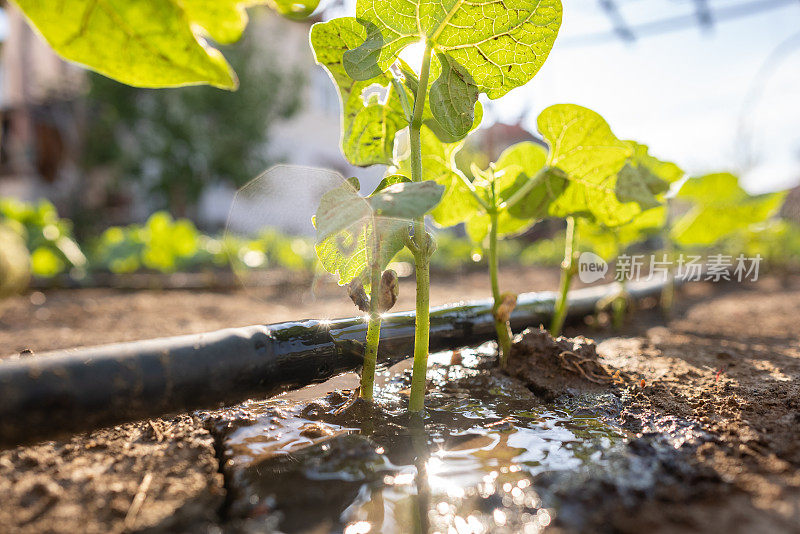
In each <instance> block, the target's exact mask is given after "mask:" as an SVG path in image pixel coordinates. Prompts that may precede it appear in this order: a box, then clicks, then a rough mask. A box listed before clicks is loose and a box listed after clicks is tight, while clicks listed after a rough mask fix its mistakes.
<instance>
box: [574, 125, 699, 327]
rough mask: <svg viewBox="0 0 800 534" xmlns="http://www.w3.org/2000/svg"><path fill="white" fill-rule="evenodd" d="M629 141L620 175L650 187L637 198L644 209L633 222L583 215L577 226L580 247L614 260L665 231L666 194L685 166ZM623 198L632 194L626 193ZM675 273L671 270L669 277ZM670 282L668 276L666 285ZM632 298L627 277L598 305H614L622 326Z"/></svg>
mask: <svg viewBox="0 0 800 534" xmlns="http://www.w3.org/2000/svg"><path fill="white" fill-rule="evenodd" d="M628 143H629V144H630V145H631V147H632V148H633V151H634V152H633V156H632V157H631V159H630V160H629V161H628V162H627V163H626V164H625V166H624V167H623V168H622V170H621V171H620V173H619V175H618V178H617V179H618V181H619V180H622V181H623V182H627V183H630V184H636V183H638V184H639V185H640V186H642V187H645V188H646V191H647V193H645V194H642V195H640V196H639V198H638V200H637V202H638V203H639V206H640V208H641V209H642V211H641V212H640V213H638V214H636V215H634V216H633V218H632V219H631V220H630V221H629V222H627V223H625V224H621V225H618V226H607V225H605V224H602V223H598V222H596V221H595V220H593V219H589V218H586V217H581V218H579V219H578V220H577V224H576V227H575V236H576V239H577V249H578V250H579V251H586V250H589V251H591V252H594V253H595V254H597V255H598V256H600V257H601V258H602V259H604V260H605V261H606V262H611V261H612V260H613V259H614V258H616V257H617V256H619V254H620V253H622V252H624V251H625V250H626V249H627V248H628V247H629V246H631V245H633V244H635V243H638V242H641V241H644V240H645V239H647V238H649V237H651V236H655V235H658V234H660V233H661V232H663V230H664V228H665V227H666V225H667V224H668V217H669V209H668V206H667V205H666V204H665V203H666V202H667V199H666V194H667V192H668V189H669V187H670V184H672V183H674V182H677V181H678V180H680V179H681V178H682V177H683V175H684V173H683V170H681V168H680V167H678V166H677V165H675V164H674V163H671V162H666V161H661V160H659V159H657V158H655V157H653V156H651V155H650V154H649V153H648V147H647V146H645V145H641V144H638V143H636V142H634V141H628ZM621 198H622V199H627V198H630V197H629V196H625V195H623V196H622V197H621ZM662 257H666V258H667V259H668V258H670V257H671V254H670V251H669V250H668V249H665V251H664V252H663V254H662ZM668 263H670V262H668ZM671 276H672V275H671V272H670V273H669V277H671ZM670 286H671V284H670V281H669V280H668V281H667V284H666V286H665V287H670ZM630 302H631V299H630V296H629V295H628V292H627V279H623V280H622V281H621V282H620V292H619V293H618V294H616V295H612V296H611V297H609V298H608V299H605V300H604V301H601V302H600V303H599V304H598V309H605V308H610V309H611V311H612V325H613V326H614V327H615V328H617V329H619V328H620V327H621V326H622V323H623V321H624V318H625V316H626V314H627V311H628V307H629V304H630Z"/></svg>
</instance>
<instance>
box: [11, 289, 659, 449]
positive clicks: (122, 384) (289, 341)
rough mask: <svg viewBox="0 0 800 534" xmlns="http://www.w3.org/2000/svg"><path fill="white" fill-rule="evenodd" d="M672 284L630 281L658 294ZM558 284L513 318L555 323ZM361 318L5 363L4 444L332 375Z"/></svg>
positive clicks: (387, 322) (482, 306)
mask: <svg viewBox="0 0 800 534" xmlns="http://www.w3.org/2000/svg"><path fill="white" fill-rule="evenodd" d="M662 285H663V283H649V284H647V283H645V284H638V285H634V284H631V286H632V287H629V292H630V293H631V295H632V297H634V298H640V297H644V296H650V295H657V294H658V292H660V290H661V287H662ZM618 291H619V287H618V286H617V285H616V284H610V285H606V286H599V287H595V288H588V289H581V290H576V291H572V292H571V293H570V309H569V316H570V318H576V317H583V316H585V315H587V314H590V313H593V312H594V310H595V306H596V304H597V302H598V301H599V300H601V299H603V298H604V297H607V296H609V295H612V294H615V292H618ZM554 301H555V293H552V292H542V293H526V294H522V295H520V297H519V299H518V304H517V307H516V309H515V310H514V313H513V314H512V315H511V326H512V328H513V329H514V331H515V332H519V331H521V330H522V329H523V328H525V327H527V326H538V325H540V324H547V322H548V321H549V320H550V318H551V317H552V314H553V305H554ZM366 330H367V324H366V322H365V321H364V319H363V318H361V317H356V318H349V319H337V320H334V321H314V320H309V321H301V322H289V323H279V324H273V325H267V326H249V327H243V328H231V329H226V330H219V331H216V332H211V333H207V334H197V335H189V336H179V337H169V338H161V339H153V340H146V341H136V342H131V343H119V344H112V345H103V346H98V347H90V348H81V349H72V350H62V351H53V352H47V353H42V354H38V355H35V356H28V357H20V358H17V359H12V360H2V361H0V447H3V448H6V447H12V446H16V445H20V444H24V443H30V442H33V441H39V440H43V439H54V438H56V437H59V436H63V435H65V434H73V433H77V432H83V431H88V430H93V429H97V428H102V427H106V426H111V425H115V424H119V423H123V422H129V421H136V420H141V419H146V418H151V417H159V416H163V415H167V414H175V413H181V412H186V411H189V410H196V409H203V408H215V407H221V406H225V405H230V404H234V403H237V402H241V401H244V400H246V399H249V398H252V397H266V396H271V395H275V394H278V393H280V392H283V391H286V390H289V389H295V388H299V387H303V386H306V385H308V384H312V383H315V382H321V381H324V380H327V379H328V378H331V377H332V376H334V375H336V374H339V373H341V372H344V371H348V370H353V369H357V368H358V367H359V366H360V365H361V362H362V361H363V356H362V355H363V340H364V339H365V336H366ZM494 335H495V330H494V319H493V317H492V301H491V299H487V300H481V301H473V302H465V303H458V304H451V305H446V306H441V307H437V308H433V309H432V310H431V337H430V340H431V341H430V343H431V350H432V351H436V350H444V349H450V348H457V347H462V346H465V345H470V344H474V343H479V342H482V341H487V340H490V339H493V337H494ZM413 342H414V312H399V313H392V314H388V315H387V316H386V317H385V319H384V320H383V323H382V327H381V341H380V350H379V357H380V359H381V361H382V362H392V361H398V360H400V359H403V358H406V357H408V356H410V355H411V354H412V352H413Z"/></svg>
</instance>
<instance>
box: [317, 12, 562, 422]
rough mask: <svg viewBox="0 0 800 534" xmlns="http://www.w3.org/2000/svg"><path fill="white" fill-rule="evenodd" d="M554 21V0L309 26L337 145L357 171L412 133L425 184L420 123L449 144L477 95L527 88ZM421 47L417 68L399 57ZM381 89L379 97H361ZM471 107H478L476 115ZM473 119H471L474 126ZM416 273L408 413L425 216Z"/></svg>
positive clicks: (414, 407)
mask: <svg viewBox="0 0 800 534" xmlns="http://www.w3.org/2000/svg"><path fill="white" fill-rule="evenodd" d="M560 24H561V3H560V1H559V0H544V1H542V2H538V3H530V4H524V3H522V4H519V5H517V4H515V5H508V4H507V3H504V2H463V1H455V2H454V1H451V0H448V1H444V0H441V1H434V2H422V1H421V0H415V1H410V2H406V3H397V2H392V1H389V0H359V1H358V3H357V4H356V17H355V18H351V17H344V18H338V19H334V20H331V21H330V22H326V23H323V24H316V25H315V26H314V27H313V28H312V31H311V45H312V47H313V48H314V51H315V54H316V58H317V61H318V62H319V63H320V64H322V65H324V66H325V67H326V68H327V69H328V71H329V72H330V74H331V77H332V78H333V80H334V82H335V83H336V84H337V86H338V88H339V93H340V96H341V98H342V106H343V114H344V120H343V125H342V126H343V128H342V129H343V135H342V149H343V152H344V153H345V155H346V156H347V157H348V159H350V161H351V162H353V163H356V164H359V165H368V164H374V163H388V162H391V161H392V160H393V150H394V137H395V134H396V133H397V132H398V131H400V130H402V129H404V128H405V127H406V126H407V127H408V128H409V138H410V157H409V160H410V162H409V166H410V172H409V173H408V174H410V176H409V178H411V180H412V181H413V182H422V181H423V180H425V179H426V178H425V177H424V174H423V173H424V170H425V169H424V167H423V153H422V129H423V126H424V127H425V128H427V129H429V130H430V131H431V132H432V133H433V134H434V135H436V136H437V137H438V138H439V140H440V141H442V142H446V143H453V142H457V141H458V140H459V139H461V138H463V137H464V136H466V135H467V133H469V131H470V130H471V129H472V128H473V127H474V126H475V124H476V122H477V121H479V120H480V119H479V116H480V107H479V106H478V102H477V101H478V96H479V94H481V93H484V94H486V95H487V96H488V97H489V98H491V99H495V98H500V97H502V96H503V95H505V94H506V93H507V92H508V91H510V90H511V89H513V88H515V87H519V86H521V85H524V84H525V83H527V82H528V81H529V80H530V79H531V78H533V76H534V75H535V74H536V72H537V71H538V70H539V68H541V66H542V64H543V63H544V61H545V59H546V58H547V55H548V53H549V52H550V49H551V48H552V46H553V42H554V41H555V37H556V34H557V33H558V29H559V27H560ZM417 43H420V44H421V45H422V46H423V52H422V57H421V61H420V63H421V67H420V70H419V72H414V71H413V70H412V69H411V68H410V67H409V66H408V65H407V64H406V63H404V62H403V61H402V60H400V59H399V54H400V53H401V51H402V50H403V49H404V48H406V47H408V46H409V45H412V44H417ZM375 85H377V86H379V87H382V88H383V90H384V91H385V95H384V96H383V97H382V98H380V97H378V96H376V95H374V94H371V95H370V94H367V95H365V92H366V91H367V90H368V89H369V88H371V87H373V86H375ZM476 109H477V111H476ZM476 119H477V120H476ZM406 244H407V246H408V247H409V249H410V250H411V252H412V253H413V255H414V263H415V267H416V276H417V299H416V301H417V302H416V304H417V305H416V308H417V310H416V312H417V313H416V334H415V341H414V369H413V378H412V385H411V397H410V400H409V410H410V411H411V412H420V411H422V409H423V408H424V394H425V379H426V376H425V375H426V372H427V361H428V347H429V332H430V320H429V300H430V299H429V291H430V288H429V286H430V273H429V267H430V256H431V254H432V253H433V250H434V246H433V243H432V238H431V237H430V236H429V234H428V233H427V232H426V231H425V225H424V215H423V214H421V215H419V216H418V217H416V219H415V221H414V224H413V230H412V232H411V234H410V236H409V238H408V240H407V242H406Z"/></svg>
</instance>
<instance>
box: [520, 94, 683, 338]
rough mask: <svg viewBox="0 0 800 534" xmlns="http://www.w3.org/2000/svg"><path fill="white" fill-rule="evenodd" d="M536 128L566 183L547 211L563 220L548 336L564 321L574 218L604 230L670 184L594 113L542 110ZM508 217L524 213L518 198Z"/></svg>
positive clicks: (653, 201)
mask: <svg viewBox="0 0 800 534" xmlns="http://www.w3.org/2000/svg"><path fill="white" fill-rule="evenodd" d="M538 125H539V131H540V132H541V133H542V135H543V137H544V138H545V141H547V143H548V145H549V146H550V152H549V153H548V157H547V163H546V165H547V166H549V167H553V168H558V169H560V170H562V171H563V172H564V173H565V174H566V177H567V184H566V187H565V189H564V191H563V192H562V193H561V195H560V196H558V197H556V198H553V199H552V202H551V203H550V205H549V206H548V214H549V215H551V216H556V217H563V218H566V219H567V238H566V240H565V249H564V261H563V263H562V266H561V267H562V269H561V283H560V287H559V294H558V297H557V300H556V306H555V312H554V315H553V322H552V324H551V327H550V331H551V334H552V335H554V336H557V335H559V334H560V332H561V328H562V326H563V324H564V320H565V319H566V315H567V311H568V307H569V300H568V293H569V288H570V286H571V284H572V279H573V277H574V275H575V273H576V272H577V258H578V256H579V250H578V248H577V245H576V243H577V238H578V232H577V231H576V225H577V222H576V220H577V219H587V220H589V221H592V222H594V223H596V224H600V225H603V226H605V227H608V228H614V227H618V226H621V225H623V224H626V223H628V222H629V221H631V220H632V219H633V218H634V217H635V216H637V215H638V214H639V213H641V212H642V211H643V210H646V209H650V208H653V207H656V206H658V205H659V203H660V201H659V199H658V195H660V194H663V193H664V192H666V191H667V189H668V188H669V183H668V182H667V181H666V180H664V179H663V178H661V177H660V176H658V175H656V174H655V173H654V172H653V170H652V169H653V168H655V167H656V165H655V161H657V160H654V161H650V159H648V158H649V156H647V153H646V147H643V146H640V145H637V144H636V143H633V142H630V141H623V140H620V139H618V138H617V137H616V136H615V135H614V133H613V132H612V131H611V128H610V127H609V126H608V123H607V122H606V121H605V120H604V119H603V118H602V117H601V116H600V115H598V114H597V113H595V112H594V111H591V110H589V109H587V108H584V107H581V106H576V105H572V104H563V105H556V106H551V107H550V108H547V109H546V110H544V111H543V112H542V114H541V115H540V116H539V119H538ZM518 206H519V208H517V209H516V210H515V209H514V208H512V215H517V216H525V212H524V210H525V207H526V203H524V202H521V203H520V204H519V205H518Z"/></svg>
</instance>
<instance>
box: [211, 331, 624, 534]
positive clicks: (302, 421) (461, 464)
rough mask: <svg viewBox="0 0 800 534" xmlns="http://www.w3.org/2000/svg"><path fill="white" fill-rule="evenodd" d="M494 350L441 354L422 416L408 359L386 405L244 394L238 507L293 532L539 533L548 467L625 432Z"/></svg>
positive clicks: (390, 385)
mask: <svg viewBox="0 0 800 534" xmlns="http://www.w3.org/2000/svg"><path fill="white" fill-rule="evenodd" d="M492 350H493V347H492V346H483V347H481V348H479V349H477V350H471V349H462V350H461V351H459V353H458V354H454V353H453V352H452V351H448V352H445V353H439V354H435V355H432V358H431V360H432V362H433V367H432V368H431V372H430V375H429V376H430V378H431V380H432V382H433V384H432V385H433V386H434V389H433V390H432V391H431V393H430V395H429V397H428V401H427V402H428V410H427V414H426V417H425V419H424V420H421V419H410V418H409V417H408V416H407V414H406V413H405V411H404V407H405V405H406V403H407V398H406V397H405V390H406V389H407V388H408V384H409V379H408V373H407V372H405V371H406V370H405V369H404V368H403V366H402V365H401V366H396V367H395V368H393V369H392V370H390V372H389V373H388V374H387V373H382V374H381V377H380V379H379V380H378V386H379V387H378V389H377V395H376V400H377V403H378V405H379V408H377V409H370V408H369V407H368V406H365V405H363V404H360V403H357V402H356V403H353V402H352V400H351V399H348V398H347V396H346V395H342V394H340V393H332V394H329V395H327V396H326V397H325V398H323V399H319V400H317V401H314V402H312V403H310V404H309V403H307V402H296V401H294V400H293V399H292V398H291V397H287V398H283V399H277V400H272V401H267V402H260V403H250V404H249V405H246V406H245V410H246V413H247V414H248V415H247V417H246V418H245V419H246V421H245V422H244V423H242V422H241V421H240V422H239V423H238V425H239V426H238V427H237V428H236V429H235V430H233V431H232V432H231V433H230V434H229V437H228V438H227V439H226V440H225V444H224V445H225V447H226V456H227V459H228V463H227V466H226V467H227V468H228V470H229V480H230V481H231V484H232V485H233V486H234V488H235V491H234V492H233V498H232V500H233V504H232V506H231V507H230V509H231V513H232V514H233V515H235V516H238V517H242V518H246V519H245V520H246V521H248V522H251V523H255V524H257V525H260V526H265V525H267V524H268V523H269V524H275V525H276V526H277V528H279V529H281V530H283V531H292V532H295V531H301V532H302V531H311V530H313V531H315V532H317V531H333V532H342V531H343V532H347V533H355V532H387V533H388V532H410V531H413V532H420V533H427V532H441V533H449V532H476V533H479V532H539V531H540V530H542V529H543V528H545V527H547V526H548V525H549V524H550V522H551V520H552V518H553V516H554V513H555V510H554V509H553V508H552V507H551V506H552V505H551V504H550V505H549V504H548V503H547V502H544V501H543V497H542V496H541V495H540V494H539V492H538V491H537V489H536V479H537V476H539V475H541V474H542V473H547V472H553V471H563V470H580V469H584V468H587V467H588V466H591V465H598V464H602V462H603V457H604V452H605V451H607V450H608V449H609V448H611V447H613V446H614V445H615V444H617V443H620V442H622V435H621V434H620V433H619V432H617V431H616V430H614V429H612V428H611V427H609V426H608V425H607V424H605V423H603V422H602V421H601V420H600V419H599V418H595V417H590V416H582V417H573V416H572V415H571V414H570V413H569V412H568V411H567V410H566V409H563V408H559V407H556V406H553V405H545V404H542V403H541V402H539V401H538V400H537V399H536V398H535V396H534V395H533V394H531V393H530V392H529V391H528V390H527V389H526V388H525V387H523V386H522V385H520V384H519V383H517V382H515V381H513V380H511V379H509V378H508V377H505V376H502V375H500V374H495V373H492V372H489V371H486V370H481V369H480V367H481V364H482V361H483V360H482V355H485V354H488V353H490V352H491V351H492ZM453 361H456V362H458V363H456V364H452V362H453Z"/></svg>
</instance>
